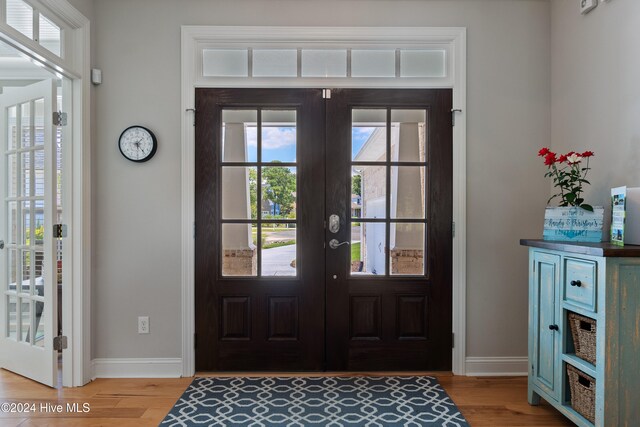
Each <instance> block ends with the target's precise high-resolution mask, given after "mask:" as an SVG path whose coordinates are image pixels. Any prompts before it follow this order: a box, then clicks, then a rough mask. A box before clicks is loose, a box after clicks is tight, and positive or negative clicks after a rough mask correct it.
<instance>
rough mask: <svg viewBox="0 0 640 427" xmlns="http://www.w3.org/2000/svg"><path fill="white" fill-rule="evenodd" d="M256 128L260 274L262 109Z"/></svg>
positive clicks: (257, 230)
mask: <svg viewBox="0 0 640 427" xmlns="http://www.w3.org/2000/svg"><path fill="white" fill-rule="evenodd" d="M256 127H257V130H256V140H257V146H258V152H257V154H256V160H257V167H256V169H257V173H256V177H257V178H256V180H257V182H256V196H257V200H256V204H257V206H256V217H257V218H256V219H257V223H256V243H257V247H258V248H257V251H258V256H257V258H256V259H257V262H258V265H257V275H258V277H261V276H262V109H261V108H259V109H258V122H257V126H256Z"/></svg>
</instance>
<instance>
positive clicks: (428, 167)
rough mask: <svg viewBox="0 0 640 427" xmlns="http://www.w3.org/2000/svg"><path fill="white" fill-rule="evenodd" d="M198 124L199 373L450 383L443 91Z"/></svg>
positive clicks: (309, 100)
mask: <svg viewBox="0 0 640 427" xmlns="http://www.w3.org/2000/svg"><path fill="white" fill-rule="evenodd" d="M196 111H197V116H196V177H195V178H196V197H195V199H196V225H195V227H196V228H195V234H196V237H195V250H196V266H195V270H196V369H197V370H201V371H204V370H322V369H325V370H407V369H411V370H449V369H451V292H452V287H451V265H452V263H451V252H452V247H451V238H452V236H451V232H452V230H451V226H452V223H451V218H452V197H451V191H452V187H451V174H452V149H451V143H452V131H451V113H450V111H451V90H356V89H341V90H333V91H332V93H331V97H330V98H328V99H324V98H323V97H322V91H321V90H317V89H197V90H196Z"/></svg>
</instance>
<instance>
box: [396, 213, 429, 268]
mask: <svg viewBox="0 0 640 427" xmlns="http://www.w3.org/2000/svg"><path fill="white" fill-rule="evenodd" d="M390 236H391V237H390V239H391V250H390V251H389V265H390V269H389V270H390V271H391V274H392V275H423V274H424V247H425V239H424V236H425V232H424V223H391V233H390Z"/></svg>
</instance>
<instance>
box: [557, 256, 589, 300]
mask: <svg viewBox="0 0 640 427" xmlns="http://www.w3.org/2000/svg"><path fill="white" fill-rule="evenodd" d="M564 262H565V264H564V292H563V295H564V300H565V302H567V303H569V304H573V305H575V306H578V307H581V308H584V309H586V310H590V311H593V312H595V311H596V287H597V274H596V265H597V264H596V262H595V261H589V260H584V259H575V258H565V260H564Z"/></svg>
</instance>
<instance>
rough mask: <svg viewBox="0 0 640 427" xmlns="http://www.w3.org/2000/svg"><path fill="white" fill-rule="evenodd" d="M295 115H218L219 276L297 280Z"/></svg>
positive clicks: (291, 111)
mask: <svg viewBox="0 0 640 427" xmlns="http://www.w3.org/2000/svg"><path fill="white" fill-rule="evenodd" d="M296 130H297V111H296V110H295V109H262V108H258V109H224V110H222V138H221V141H222V144H221V145H222V146H221V156H220V158H221V159H222V162H221V165H220V167H221V177H222V179H221V185H222V191H221V193H222V204H221V210H222V221H221V227H222V230H221V238H222V246H221V248H222V254H221V256H222V275H223V276H244V277H246V276H264V277H269V276H296V264H297V260H296V258H297V257H296V255H297V247H296V243H297V194H298V177H297V171H298V163H297V132H296Z"/></svg>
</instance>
